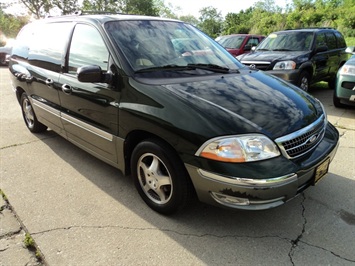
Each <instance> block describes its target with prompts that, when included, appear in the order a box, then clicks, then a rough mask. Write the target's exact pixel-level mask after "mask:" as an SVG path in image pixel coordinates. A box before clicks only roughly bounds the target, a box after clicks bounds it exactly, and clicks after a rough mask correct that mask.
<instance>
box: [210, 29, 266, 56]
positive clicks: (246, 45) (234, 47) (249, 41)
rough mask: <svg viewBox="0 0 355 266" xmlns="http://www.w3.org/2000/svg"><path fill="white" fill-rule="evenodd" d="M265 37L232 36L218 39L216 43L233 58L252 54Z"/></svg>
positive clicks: (249, 35)
mask: <svg viewBox="0 0 355 266" xmlns="http://www.w3.org/2000/svg"><path fill="white" fill-rule="evenodd" d="M264 38H265V36H262V35H251V34H232V35H224V36H220V37H217V38H216V41H217V42H218V43H219V44H220V45H222V46H223V47H224V48H225V49H226V50H227V51H228V52H230V53H231V54H232V55H233V56H237V55H240V54H244V53H247V52H250V50H251V48H252V47H253V46H257V45H258V44H259V43H260V42H261V41H262V40H263V39H264Z"/></svg>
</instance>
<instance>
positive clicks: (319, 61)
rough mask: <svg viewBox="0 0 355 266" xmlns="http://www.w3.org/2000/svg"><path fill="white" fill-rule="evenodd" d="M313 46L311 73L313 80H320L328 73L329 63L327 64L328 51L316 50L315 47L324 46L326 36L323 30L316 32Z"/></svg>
mask: <svg viewBox="0 0 355 266" xmlns="http://www.w3.org/2000/svg"><path fill="white" fill-rule="evenodd" d="M315 38H316V39H315V48H314V50H315V51H316V53H315V54H314V56H313V58H312V61H313V63H314V64H315V71H314V75H313V80H314V81H319V80H322V79H323V78H324V77H326V76H327V75H328V73H329V65H328V51H321V52H317V49H319V48H321V47H325V46H326V45H327V43H326V37H325V34H324V33H323V32H320V33H317V35H316V36H315Z"/></svg>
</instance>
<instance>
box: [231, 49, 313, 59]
mask: <svg viewBox="0 0 355 266" xmlns="http://www.w3.org/2000/svg"><path fill="white" fill-rule="evenodd" d="M308 53H309V52H304V51H300V52H292V53H290V51H285V52H282V51H255V52H253V53H248V54H243V55H240V56H238V57H237V59H238V60H239V61H241V62H246V61H266V62H273V61H280V60H283V61H284V60H292V59H295V58H297V57H301V56H304V55H307V54H308Z"/></svg>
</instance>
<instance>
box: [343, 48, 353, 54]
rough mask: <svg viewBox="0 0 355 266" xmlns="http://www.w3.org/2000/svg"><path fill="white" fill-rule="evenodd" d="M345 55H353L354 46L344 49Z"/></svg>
mask: <svg viewBox="0 0 355 266" xmlns="http://www.w3.org/2000/svg"><path fill="white" fill-rule="evenodd" d="M345 53H349V54H355V46H349V47H348V48H346V49H345Z"/></svg>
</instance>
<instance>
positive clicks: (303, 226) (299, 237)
mask: <svg viewBox="0 0 355 266" xmlns="http://www.w3.org/2000/svg"><path fill="white" fill-rule="evenodd" d="M301 196H302V198H303V200H302V202H301V206H302V218H303V225H302V232H301V233H300V234H299V235H298V236H297V238H296V239H294V240H291V244H292V245H291V249H290V252H289V253H288V256H289V258H290V261H291V263H292V265H295V263H294V261H293V254H294V251H295V248H296V247H297V246H298V243H299V242H300V241H301V239H302V237H303V234H304V233H305V232H306V225H307V219H306V216H305V213H306V207H305V206H304V202H305V200H306V196H305V195H304V193H302V194H301Z"/></svg>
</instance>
